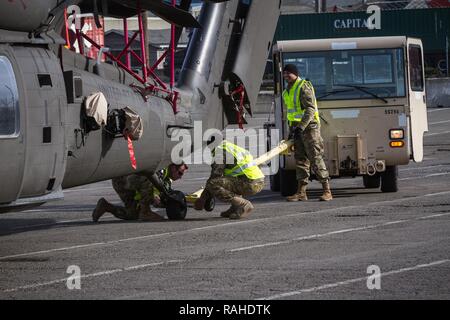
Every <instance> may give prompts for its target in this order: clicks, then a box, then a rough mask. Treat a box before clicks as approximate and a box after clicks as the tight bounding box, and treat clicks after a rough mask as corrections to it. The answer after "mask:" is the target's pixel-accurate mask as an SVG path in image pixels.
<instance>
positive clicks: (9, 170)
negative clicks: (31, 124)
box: [0, 46, 25, 203]
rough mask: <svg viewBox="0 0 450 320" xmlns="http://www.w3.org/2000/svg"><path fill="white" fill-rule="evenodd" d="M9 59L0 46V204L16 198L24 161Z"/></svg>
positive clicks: (13, 74) (13, 73)
mask: <svg viewBox="0 0 450 320" xmlns="http://www.w3.org/2000/svg"><path fill="white" fill-rule="evenodd" d="M19 100H20V94H19V88H18V86H17V81H16V76H15V72H14V67H13V62H12V60H10V58H9V57H8V55H7V54H5V53H4V50H2V47H1V46H0V154H1V157H0V176H1V177H2V181H1V187H0V189H2V190H1V192H0V203H8V202H11V201H14V200H16V199H17V197H18V195H19V193H20V189H21V185H22V180H23V172H24V164H25V144H24V136H23V134H24V128H21V123H24V121H21V117H22V119H23V117H24V114H23V112H20V110H19V109H20V105H21V103H19Z"/></svg>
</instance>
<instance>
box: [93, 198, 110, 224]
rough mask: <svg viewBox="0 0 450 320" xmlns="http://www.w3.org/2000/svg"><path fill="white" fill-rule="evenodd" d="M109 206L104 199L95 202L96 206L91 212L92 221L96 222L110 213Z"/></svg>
mask: <svg viewBox="0 0 450 320" xmlns="http://www.w3.org/2000/svg"><path fill="white" fill-rule="evenodd" d="M110 207H111V204H110V203H109V202H108V201H106V199H105V198H100V199H99V200H98V202H97V206H96V207H95V209H94V211H93V212H92V221H94V222H98V220H99V219H100V217H101V216H102V215H104V214H105V212H109V211H110Z"/></svg>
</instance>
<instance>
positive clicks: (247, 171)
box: [194, 141, 264, 219]
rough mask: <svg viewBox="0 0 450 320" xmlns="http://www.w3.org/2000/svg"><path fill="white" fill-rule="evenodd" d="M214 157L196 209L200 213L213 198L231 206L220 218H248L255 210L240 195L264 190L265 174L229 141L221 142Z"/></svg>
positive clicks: (243, 151) (246, 153)
mask: <svg viewBox="0 0 450 320" xmlns="http://www.w3.org/2000/svg"><path fill="white" fill-rule="evenodd" d="M213 157H214V163H213V164H212V166H211V175H210V177H209V179H208V181H207V182H206V187H205V190H204V191H203V193H202V195H201V197H200V199H199V200H197V201H196V203H195V206H194V207H195V209H197V210H203V208H204V205H205V201H206V199H208V198H209V197H216V198H218V199H219V200H221V201H223V202H226V203H230V204H231V207H230V208H229V209H228V210H226V211H224V212H222V213H221V217H224V218H229V219H241V218H245V217H247V216H248V215H249V214H250V212H251V211H252V210H253V209H254V207H253V205H252V203H251V202H250V201H248V200H246V199H244V198H243V196H251V195H255V194H257V193H259V192H261V190H262V189H263V188H264V174H263V173H262V171H261V170H260V169H259V167H258V166H256V165H255V164H254V163H253V157H252V155H251V154H250V152H248V151H247V150H245V149H242V148H240V147H238V146H236V145H234V144H232V143H230V142H228V141H223V142H222V144H220V145H219V146H218V147H217V148H216V149H215V150H214V151H213ZM230 160H231V161H230Z"/></svg>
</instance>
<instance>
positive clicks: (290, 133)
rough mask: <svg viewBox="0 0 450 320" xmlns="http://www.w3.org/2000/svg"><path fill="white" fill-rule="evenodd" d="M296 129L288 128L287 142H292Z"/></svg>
mask: <svg viewBox="0 0 450 320" xmlns="http://www.w3.org/2000/svg"><path fill="white" fill-rule="evenodd" d="M296 128H297V127H289V134H288V140H292V139H294V138H295V129H296Z"/></svg>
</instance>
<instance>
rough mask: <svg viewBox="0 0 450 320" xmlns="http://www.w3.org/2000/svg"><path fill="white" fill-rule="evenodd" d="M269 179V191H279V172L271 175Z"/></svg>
mask: <svg viewBox="0 0 450 320" xmlns="http://www.w3.org/2000/svg"><path fill="white" fill-rule="evenodd" d="M269 177H270V190H271V191H273V192H279V191H280V170H278V172H277V173H276V174H273V175H271V176H269Z"/></svg>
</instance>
